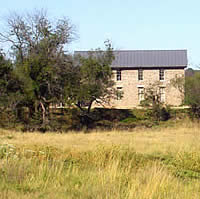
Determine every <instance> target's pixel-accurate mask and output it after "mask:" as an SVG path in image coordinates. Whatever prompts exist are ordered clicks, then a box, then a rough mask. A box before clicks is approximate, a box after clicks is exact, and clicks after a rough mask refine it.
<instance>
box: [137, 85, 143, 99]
mask: <svg viewBox="0 0 200 199" xmlns="http://www.w3.org/2000/svg"><path fill="white" fill-rule="evenodd" d="M138 100H139V102H141V101H142V100H144V87H138Z"/></svg>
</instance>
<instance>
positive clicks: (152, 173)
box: [0, 124, 200, 199]
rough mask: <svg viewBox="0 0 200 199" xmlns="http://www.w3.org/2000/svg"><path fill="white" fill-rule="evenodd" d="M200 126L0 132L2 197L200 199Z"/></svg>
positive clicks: (0, 189)
mask: <svg viewBox="0 0 200 199" xmlns="http://www.w3.org/2000/svg"><path fill="white" fill-rule="evenodd" d="M199 139H200V136H199V126H198V124H195V125H194V124H187V125H186V126H183V125H182V126H181V127H180V126H178V127H177V128H176V129H174V128H165V129H154V130H137V131H134V132H128V133H126V132H94V133H91V134H82V133H80V134H76V133H70V134H52V133H47V134H39V133H26V134H23V133H20V132H18V133H17V132H11V131H5V130H1V131H0V198H2V199H4V198H8V199H16V198H20V199H21V198H22V199H29V198H45V199H46V198H47V199H50V198H52V199H56V198H58V199H60V198H67V199H68V198H81V199H82V198H86V199H87V198H88V199H89V198H97V199H104V198H109V199H110V198H127V199H133V198H136V199H169V198H170V199H171V198H173V199H174V198H175V199H179V198H181V199H190V198H192V199H193V198H194V199H195V198H199V196H200V189H199V187H200V150H199V149H200V142H199Z"/></svg>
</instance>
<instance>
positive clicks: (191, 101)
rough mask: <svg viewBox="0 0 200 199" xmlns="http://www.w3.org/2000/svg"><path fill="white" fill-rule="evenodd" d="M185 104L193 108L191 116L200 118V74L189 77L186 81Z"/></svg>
mask: <svg viewBox="0 0 200 199" xmlns="http://www.w3.org/2000/svg"><path fill="white" fill-rule="evenodd" d="M185 104H187V105H189V106H190V107H191V109H190V111H191V116H192V117H197V118H200V74H199V73H196V74H195V75H194V76H191V77H187V78H186V81H185Z"/></svg>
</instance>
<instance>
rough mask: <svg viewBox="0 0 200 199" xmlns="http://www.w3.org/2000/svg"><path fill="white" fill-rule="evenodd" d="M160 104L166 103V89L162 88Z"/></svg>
mask: <svg viewBox="0 0 200 199" xmlns="http://www.w3.org/2000/svg"><path fill="white" fill-rule="evenodd" d="M160 102H162V103H164V102H165V87H160Z"/></svg>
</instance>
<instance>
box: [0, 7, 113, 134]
mask: <svg viewBox="0 0 200 199" xmlns="http://www.w3.org/2000/svg"><path fill="white" fill-rule="evenodd" d="M74 37H75V32H74V27H73V25H71V24H70V22H69V20H68V19H66V18H61V19H58V20H57V21H54V22H53V21H51V20H50V19H49V17H48V16H47V14H46V12H45V11H43V10H39V11H38V10H37V11H35V12H34V13H32V14H30V13H27V14H25V15H18V14H13V15H11V16H10V17H8V20H7V31H6V32H2V33H0V42H4V43H7V45H9V46H10V53H11V54H12V58H11V57H10V60H7V59H6V55H4V54H3V53H2V52H1V54H0V72H1V74H0V75H1V78H2V80H1V82H0V89H1V91H2V92H1V96H0V97H1V99H0V101H1V102H2V103H1V107H2V108H3V109H4V110H7V111H8V110H9V111H10V110H11V111H13V114H14V115H15V116H16V120H20V121H23V122H24V123H25V126H26V129H29V130H32V129H33V128H34V129H38V130H39V129H43V130H45V129H48V128H49V125H50V120H51V118H50V115H51V113H50V106H52V105H53V104H58V103H62V104H67V106H68V107H74V106H77V107H78V108H79V109H80V111H81V113H80V122H81V123H83V124H84V125H86V126H88V123H89V121H90V120H91V117H90V115H89V113H90V110H91V106H92V104H93V103H94V102H96V103H106V102H109V99H110V98H111V97H113V95H114V94H115V89H114V87H113V85H114V82H113V81H112V79H111V76H112V71H111V68H110V64H111V62H112V60H113V59H114V57H113V53H112V50H113V49H112V46H111V43H110V42H109V41H106V42H105V47H106V49H105V50H100V49H98V50H96V51H94V53H92V52H91V53H90V55H89V56H88V58H83V57H80V56H72V55H70V54H69V53H68V52H66V50H65V48H66V47H67V46H68V45H69V44H70V43H71V41H72V40H73V39H74ZM7 57H9V56H7ZM5 102H6V103H5ZM25 110H26V111H25ZM24 111H25V112H26V114H25V113H24ZM88 120H89V121H88ZM33 126H34V127H33Z"/></svg>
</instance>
